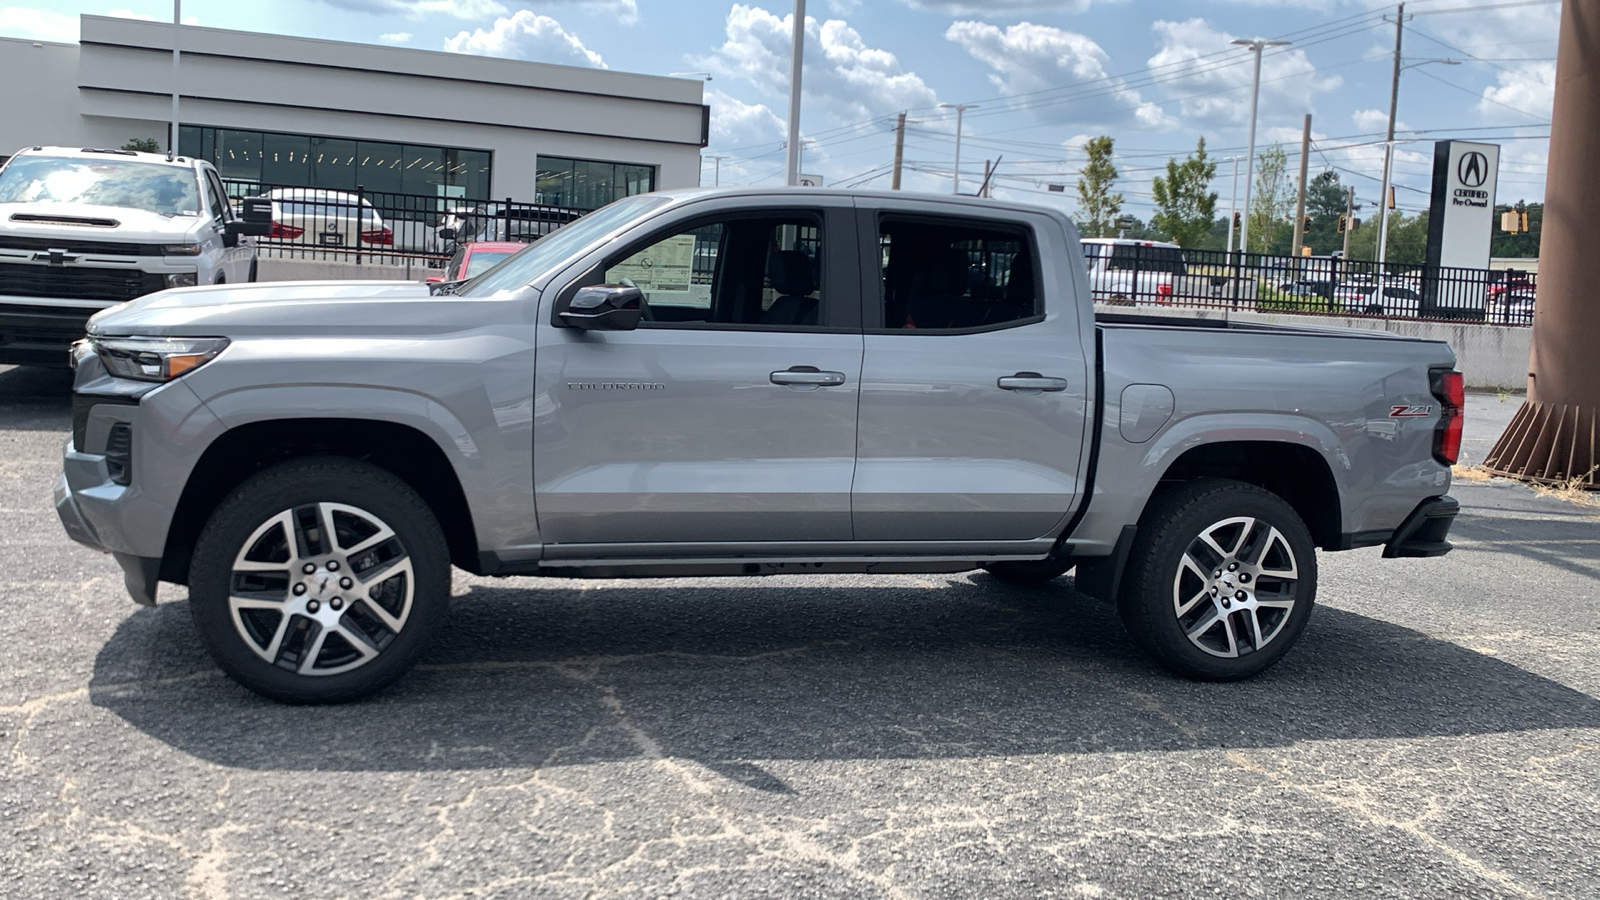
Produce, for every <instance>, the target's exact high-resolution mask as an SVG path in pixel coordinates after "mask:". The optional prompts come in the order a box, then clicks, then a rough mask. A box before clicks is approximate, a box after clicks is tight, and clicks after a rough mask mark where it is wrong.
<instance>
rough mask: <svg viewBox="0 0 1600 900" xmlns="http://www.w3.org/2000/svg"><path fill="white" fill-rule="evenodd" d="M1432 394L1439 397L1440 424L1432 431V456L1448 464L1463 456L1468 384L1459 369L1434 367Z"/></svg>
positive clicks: (1431, 381) (1431, 378)
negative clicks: (1462, 437) (1462, 430)
mask: <svg viewBox="0 0 1600 900" xmlns="http://www.w3.org/2000/svg"><path fill="white" fill-rule="evenodd" d="M1428 380H1429V382H1430V385H1429V386H1430V387H1431V388H1432V390H1433V396H1434V397H1435V398H1437V399H1438V401H1439V424H1438V425H1437V426H1435V427H1434V431H1433V458H1434V459H1436V460H1438V461H1439V462H1441V463H1443V464H1444V465H1447V466H1453V465H1455V464H1456V460H1458V459H1460V458H1461V429H1462V426H1463V425H1464V424H1465V421H1466V405H1467V386H1466V382H1465V381H1463V380H1462V378H1461V373H1460V372H1452V371H1450V370H1449V369H1434V370H1432V371H1430V372H1429V373H1428Z"/></svg>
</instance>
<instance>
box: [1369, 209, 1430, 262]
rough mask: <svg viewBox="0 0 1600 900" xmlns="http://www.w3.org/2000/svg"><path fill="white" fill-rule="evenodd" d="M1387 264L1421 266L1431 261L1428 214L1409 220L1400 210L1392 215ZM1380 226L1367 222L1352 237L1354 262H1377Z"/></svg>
mask: <svg viewBox="0 0 1600 900" xmlns="http://www.w3.org/2000/svg"><path fill="white" fill-rule="evenodd" d="M1387 256H1388V258H1387V261H1388V262H1392V263H1403V264H1407V265H1416V266H1420V265H1422V264H1423V263H1425V262H1427V260H1428V213H1427V211H1426V210H1424V211H1423V212H1420V213H1417V214H1416V215H1414V216H1408V215H1406V214H1405V213H1404V212H1403V211H1401V210H1395V211H1394V212H1391V213H1389V252H1388V254H1387ZM1377 257H1378V223H1377V222H1375V221H1374V222H1365V223H1363V224H1362V226H1361V227H1360V228H1358V229H1356V233H1355V234H1353V235H1351V236H1350V258H1351V259H1366V260H1371V259H1377Z"/></svg>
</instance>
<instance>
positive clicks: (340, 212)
mask: <svg viewBox="0 0 1600 900" xmlns="http://www.w3.org/2000/svg"><path fill="white" fill-rule="evenodd" d="M266 197H267V199H269V200H271V201H272V231H271V232H270V233H269V234H268V235H267V236H268V237H270V238H272V239H274V240H276V241H281V242H287V243H293V244H305V245H307V246H311V247H327V248H336V247H363V246H366V247H389V246H392V245H393V244H394V231H393V229H391V228H390V227H389V226H388V225H386V224H384V221H383V217H382V216H380V215H379V214H378V211H377V209H375V208H374V207H373V205H372V203H371V202H369V201H368V200H366V199H365V198H363V197H360V196H358V195H356V194H352V193H348V192H346V191H325V190H320V189H317V188H278V189H276V190H272V191H268V192H267V194H266Z"/></svg>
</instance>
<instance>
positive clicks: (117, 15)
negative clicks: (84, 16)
mask: <svg viewBox="0 0 1600 900" xmlns="http://www.w3.org/2000/svg"><path fill="white" fill-rule="evenodd" d="M106 15H108V16H110V17H111V18H113V19H138V20H140V21H141V22H154V21H155V20H156V17H155V16H152V15H149V14H147V13H140V12H134V11H133V10H131V9H113V10H112V11H110V12H108V13H106Z"/></svg>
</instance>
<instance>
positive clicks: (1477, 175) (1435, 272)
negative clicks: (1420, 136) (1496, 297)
mask: <svg viewBox="0 0 1600 900" xmlns="http://www.w3.org/2000/svg"><path fill="white" fill-rule="evenodd" d="M1499 172H1500V147H1499V146H1498V145H1496V144H1475V143H1469V142H1467V141H1439V142H1438V143H1436V144H1434V145H1433V203H1432V204H1431V205H1430V206H1429V208H1428V266H1427V268H1425V269H1424V270H1423V281H1422V309H1421V310H1419V312H1421V313H1422V314H1423V315H1424V316H1439V317H1443V318H1464V319H1480V320H1481V319H1482V318H1483V317H1484V315H1485V313H1486V312H1487V309H1486V303H1487V300H1488V287H1489V283H1488V277H1489V276H1488V271H1487V270H1488V268H1489V240H1490V238H1492V237H1493V236H1494V188H1495V180H1496V177H1497V176H1498V174H1499ZM1441 267H1443V268H1444V269H1446V270H1450V269H1457V270H1459V269H1470V270H1473V271H1470V272H1462V271H1441Z"/></svg>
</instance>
